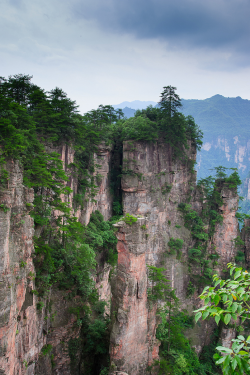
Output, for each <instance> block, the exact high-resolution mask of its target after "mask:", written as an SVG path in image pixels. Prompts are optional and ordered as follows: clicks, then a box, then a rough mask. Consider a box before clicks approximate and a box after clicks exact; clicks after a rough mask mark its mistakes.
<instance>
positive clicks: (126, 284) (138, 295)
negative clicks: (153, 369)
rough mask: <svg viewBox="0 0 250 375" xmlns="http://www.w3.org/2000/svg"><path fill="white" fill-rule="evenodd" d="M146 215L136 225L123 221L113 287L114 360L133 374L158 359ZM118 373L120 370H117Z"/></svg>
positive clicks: (119, 224) (143, 370)
mask: <svg viewBox="0 0 250 375" xmlns="http://www.w3.org/2000/svg"><path fill="white" fill-rule="evenodd" d="M146 225H147V220H146V219H145V218H140V217H138V219H137V222H136V223H135V224H133V225H131V226H130V225H129V224H126V223H125V222H124V221H121V222H119V223H117V224H116V227H118V228H119V232H118V245H117V250H118V265H117V275H116V278H115V284H114V286H113V288H112V291H113V296H112V315H114V316H115V320H114V324H113V328H112V332H111V337H110V342H111V360H112V361H113V363H114V364H115V366H116V367H117V368H118V370H120V371H121V370H122V371H126V372H128V373H129V374H130V375H136V374H144V373H145V371H146V368H147V366H148V365H149V364H151V363H152V360H153V359H155V358H157V355H158V346H159V344H158V343H157V342H156V340H155V330H156V324H155V308H154V309H153V310H152V309H151V310H150V306H148V301H147V271H146V252H147V247H148V241H147V233H145V229H144V227H146ZM118 373H119V372H118Z"/></svg>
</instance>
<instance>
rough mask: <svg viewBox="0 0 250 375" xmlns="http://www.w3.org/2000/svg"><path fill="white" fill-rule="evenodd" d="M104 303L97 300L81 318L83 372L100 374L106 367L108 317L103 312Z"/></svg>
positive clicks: (88, 374) (87, 374)
mask: <svg viewBox="0 0 250 375" xmlns="http://www.w3.org/2000/svg"><path fill="white" fill-rule="evenodd" d="M105 305H106V303H105V302H103V301H99V302H97V303H96V304H94V305H93V311H92V312H91V311H88V312H86V313H85V314H84V317H83V318H82V319H81V323H82V328H81V347H80V348H79V346H80V345H79V344H78V345H79V346H78V347H76V348H75V349H74V350H75V353H76V352H77V350H79V349H80V350H81V355H82V357H83V360H84V374H86V375H92V374H100V372H101V371H103V374H105V370H106V369H107V368H108V364H109V363H108V353H109V335H110V331H109V326H110V319H109V317H108V316H107V314H105Z"/></svg>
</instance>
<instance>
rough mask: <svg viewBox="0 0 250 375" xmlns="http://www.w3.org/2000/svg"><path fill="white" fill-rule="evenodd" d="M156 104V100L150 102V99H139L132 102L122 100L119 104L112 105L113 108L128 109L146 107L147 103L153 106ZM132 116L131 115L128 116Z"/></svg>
mask: <svg viewBox="0 0 250 375" xmlns="http://www.w3.org/2000/svg"><path fill="white" fill-rule="evenodd" d="M156 104H157V102H152V101H141V100H134V101H132V102H122V103H120V104H114V105H113V107H114V108H115V109H117V108H121V109H124V108H128V109H133V110H136V109H144V108H147V107H148V106H149V105H152V106H153V107H154V106H155V105H156ZM130 117H132V116H130Z"/></svg>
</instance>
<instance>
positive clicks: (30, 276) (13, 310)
mask: <svg viewBox="0 0 250 375" xmlns="http://www.w3.org/2000/svg"><path fill="white" fill-rule="evenodd" d="M6 170H7V171H8V173H9V181H8V188H6V189H4V188H2V189H1V192H0V204H1V205H2V208H1V209H0V303H1V306H0V374H4V375H21V374H24V373H26V371H27V373H28V374H30V375H31V374H33V371H34V367H35V361H36V360H37V358H38V353H39V352H40V351H41V348H42V347H43V345H44V344H45V340H46V339H45V336H44V334H43V327H44V325H46V324H44V315H43V312H42V313H40V314H37V309H36V302H37V301H36V297H35V296H34V295H33V294H32V293H31V292H32V290H33V289H34V275H35V270H34V265H33V261H32V253H33V252H34V248H33V234H34V229H33V219H32V218H31V217H30V216H29V209H30V208H31V206H32V202H33V189H27V188H25V187H24V186H23V184H22V182H23V175H22V170H21V169H20V167H19V164H18V162H13V161H9V162H8V163H7V165H6Z"/></svg>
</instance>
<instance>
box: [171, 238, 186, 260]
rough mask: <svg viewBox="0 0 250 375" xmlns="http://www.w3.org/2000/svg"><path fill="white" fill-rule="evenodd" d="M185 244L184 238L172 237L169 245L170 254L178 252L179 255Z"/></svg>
mask: <svg viewBox="0 0 250 375" xmlns="http://www.w3.org/2000/svg"><path fill="white" fill-rule="evenodd" d="M182 246H183V240H181V239H180V238H176V239H174V238H173V237H171V238H170V240H169V241H168V247H169V249H170V250H169V253H170V254H176V253H177V257H179V256H180V255H181V252H180V250H181V248H182Z"/></svg>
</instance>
